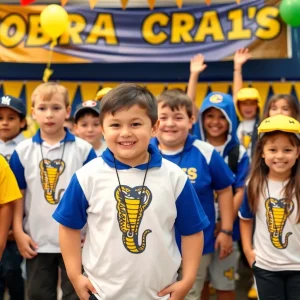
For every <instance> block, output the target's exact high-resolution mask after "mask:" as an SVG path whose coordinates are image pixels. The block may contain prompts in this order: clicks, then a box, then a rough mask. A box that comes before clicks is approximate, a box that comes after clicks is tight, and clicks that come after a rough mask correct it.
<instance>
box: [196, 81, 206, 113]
mask: <svg viewBox="0 0 300 300" xmlns="http://www.w3.org/2000/svg"><path fill="white" fill-rule="evenodd" d="M207 90H208V84H207V83H198V84H197V90H196V105H197V107H198V108H200V107H201V105H202V102H203V100H204V98H205V96H206V95H207Z"/></svg>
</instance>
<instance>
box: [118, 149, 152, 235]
mask: <svg viewBox="0 0 300 300" xmlns="http://www.w3.org/2000/svg"><path fill="white" fill-rule="evenodd" d="M150 159H151V155H150V154H149V158H148V162H147V166H146V172H145V176H144V180H143V185H142V189H141V194H140V197H139V208H138V210H139V211H140V208H141V202H142V199H143V194H144V191H145V181H146V177H147V173H148V170H149V162H150ZM114 165H115V170H116V175H117V178H118V184H119V189H120V193H121V196H122V201H123V202H124V206H125V209H126V216H127V219H128V224H129V227H130V233H131V235H133V232H134V231H133V229H132V227H131V223H130V220H129V214H128V209H127V205H126V202H125V195H124V192H123V190H122V185H121V181H120V177H119V173H118V170H117V163H116V159H115V156H114ZM135 226H136V224H135ZM135 229H136V228H134V230H135Z"/></svg>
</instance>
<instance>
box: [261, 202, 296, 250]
mask: <svg viewBox="0 0 300 300" xmlns="http://www.w3.org/2000/svg"><path fill="white" fill-rule="evenodd" d="M265 207H266V219H267V225H268V229H269V232H270V239H271V242H272V244H273V246H274V247H275V248H277V249H285V248H286V247H287V246H288V238H289V236H290V235H291V234H292V232H288V233H287V234H286V235H285V238H284V242H283V236H282V233H283V228H284V226H285V223H286V220H287V218H288V217H289V215H290V214H291V213H292V212H293V210H294V203H293V202H292V201H288V200H287V199H279V200H278V199H275V198H268V199H267V200H266V202H265Z"/></svg>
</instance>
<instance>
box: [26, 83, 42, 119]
mask: <svg viewBox="0 0 300 300" xmlns="http://www.w3.org/2000/svg"><path fill="white" fill-rule="evenodd" d="M41 83H42V82H41V81H28V82H26V83H25V86H26V107H27V115H31V106H32V105H31V95H32V93H33V91H34V89H35V88H36V87H37V86H38V85H39V84H41Z"/></svg>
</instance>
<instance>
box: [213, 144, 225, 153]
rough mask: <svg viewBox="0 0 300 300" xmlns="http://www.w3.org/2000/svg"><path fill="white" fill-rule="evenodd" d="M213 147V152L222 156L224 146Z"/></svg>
mask: <svg viewBox="0 0 300 300" xmlns="http://www.w3.org/2000/svg"><path fill="white" fill-rule="evenodd" d="M214 147H215V150H216V151H217V152H218V153H219V154H222V153H223V151H224V148H225V144H224V145H221V146H214Z"/></svg>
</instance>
